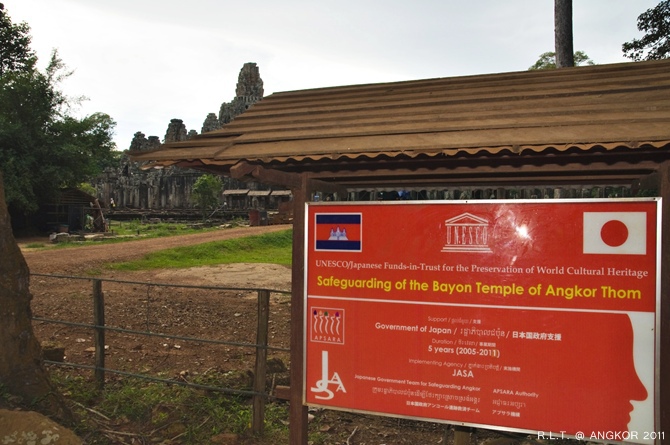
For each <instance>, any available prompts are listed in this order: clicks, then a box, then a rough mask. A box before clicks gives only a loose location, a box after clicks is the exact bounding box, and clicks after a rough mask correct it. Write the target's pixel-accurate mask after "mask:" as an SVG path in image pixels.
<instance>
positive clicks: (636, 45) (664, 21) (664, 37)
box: [621, 0, 670, 62]
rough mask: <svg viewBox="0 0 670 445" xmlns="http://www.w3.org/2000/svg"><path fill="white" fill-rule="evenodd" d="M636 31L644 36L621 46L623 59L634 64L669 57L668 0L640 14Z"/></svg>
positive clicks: (669, 12)
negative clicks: (634, 62)
mask: <svg viewBox="0 0 670 445" xmlns="http://www.w3.org/2000/svg"><path fill="white" fill-rule="evenodd" d="M637 29H638V31H641V32H644V33H645V35H644V37H642V38H641V39H633V40H631V41H630V42H626V43H624V44H623V45H621V50H622V51H623V54H624V56H625V57H627V58H629V59H632V60H634V61H636V62H639V61H641V60H659V59H667V58H668V57H670V0H663V1H662V2H660V3H659V4H658V5H656V7H654V8H652V9H648V10H647V11H646V12H643V13H642V14H640V15H639V16H638V18H637Z"/></svg>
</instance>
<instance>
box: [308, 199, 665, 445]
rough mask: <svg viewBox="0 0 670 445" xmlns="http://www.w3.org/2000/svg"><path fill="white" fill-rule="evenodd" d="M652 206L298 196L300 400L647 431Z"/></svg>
mask: <svg viewBox="0 0 670 445" xmlns="http://www.w3.org/2000/svg"><path fill="white" fill-rule="evenodd" d="M659 206H660V202H659V201H658V200H656V199H643V200H632V199H631V200H628V199H625V200H588V201H586V200H543V201H478V202H467V203H464V202H444V201H439V202H430V201H428V202H426V201H423V202H400V201H396V202H393V203H390V202H380V203H369V204H366V203H363V204H360V203H357V204H348V203H311V204H308V206H307V212H306V214H307V215H306V218H307V220H306V227H307V229H306V232H307V235H306V237H307V238H306V255H305V258H306V280H307V283H306V302H305V311H306V312H305V334H304V335H305V344H306V348H305V350H306V358H305V382H304V388H305V394H304V399H305V403H306V404H309V405H315V406H324V407H330V408H335V409H342V410H352V411H361V412H370V413H377V414H383V415H391V416H402V417H410V418H417V419H430V420H436V421H443V422H450V423H456V424H463V425H471V426H482V427H490V428H497V429H506V430H512V431H520V432H540V431H541V432H546V434H549V433H550V432H552V433H554V434H557V435H559V436H560V435H564V436H566V437H568V436H571V437H577V438H583V439H586V440H596V441H597V440H601V441H602V440H604V441H617V440H626V441H630V442H637V443H651V442H653V440H650V438H649V437H644V434H645V433H647V432H653V431H654V425H655V420H654V419H655V417H656V416H655V413H656V412H657V411H656V403H655V400H656V392H657V384H656V377H655V374H654V370H655V362H656V360H657V350H656V345H655V342H656V341H657V339H656V337H657V332H658V328H657V316H658V311H659V287H660V284H659V276H658V270H659V259H658V258H659V245H658V240H660V236H659V233H658V232H659V230H660V229H659V227H660V226H659V218H660V217H659V215H660V211H659ZM582 434H583V436H581V435H582ZM617 434H618V435H617ZM651 439H653V437H652V438H651Z"/></svg>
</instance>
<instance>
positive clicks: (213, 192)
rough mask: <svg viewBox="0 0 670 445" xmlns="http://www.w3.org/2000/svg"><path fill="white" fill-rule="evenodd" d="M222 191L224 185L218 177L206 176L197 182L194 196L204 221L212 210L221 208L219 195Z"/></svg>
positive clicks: (194, 187) (194, 186)
mask: <svg viewBox="0 0 670 445" xmlns="http://www.w3.org/2000/svg"><path fill="white" fill-rule="evenodd" d="M222 189H223V183H222V182H221V179H220V178H219V177H218V176H213V175H209V174H205V175H202V176H201V177H199V178H198V180H197V181H195V184H194V185H193V194H194V195H195V201H196V203H197V204H198V208H200V210H201V211H202V218H203V220H204V219H205V218H207V215H208V214H209V213H210V212H211V211H212V210H215V209H216V208H218V207H219V195H221V190H222Z"/></svg>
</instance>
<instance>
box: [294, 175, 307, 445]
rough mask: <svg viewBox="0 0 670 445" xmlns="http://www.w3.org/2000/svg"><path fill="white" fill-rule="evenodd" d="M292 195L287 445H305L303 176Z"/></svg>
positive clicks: (305, 183) (305, 180) (304, 191)
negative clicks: (299, 185)
mask: <svg viewBox="0 0 670 445" xmlns="http://www.w3.org/2000/svg"><path fill="white" fill-rule="evenodd" d="M301 176H302V181H301V187H300V188H294V189H292V193H293V258H292V263H293V265H292V274H291V280H292V282H291V393H290V406H289V443H290V444H291V445H307V407H306V406H304V405H303V401H302V392H303V361H304V344H303V325H304V294H305V203H306V202H307V200H308V199H309V196H310V190H309V183H308V179H307V176H306V175H305V174H303V175H301Z"/></svg>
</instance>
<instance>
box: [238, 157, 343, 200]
mask: <svg viewBox="0 0 670 445" xmlns="http://www.w3.org/2000/svg"><path fill="white" fill-rule="evenodd" d="M230 175H231V176H232V177H233V178H235V179H239V180H244V179H245V178H253V179H254V180H257V181H259V182H262V183H264V184H274V185H280V186H282V187H286V188H289V189H291V190H294V189H297V188H300V187H302V184H303V182H302V181H303V176H302V174H300V173H289V172H283V171H280V170H274V169H269V168H265V167H262V166H260V165H253V164H249V163H248V162H244V161H243V162H239V163H237V164H235V165H234V166H232V167H231V168H230ZM307 179H308V181H309V187H310V189H311V190H312V191H313V192H316V191H318V192H325V193H340V194H342V195H344V196H346V194H347V189H346V187H343V186H341V185H338V184H332V183H329V182H326V181H320V180H318V179H309V178H307Z"/></svg>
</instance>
